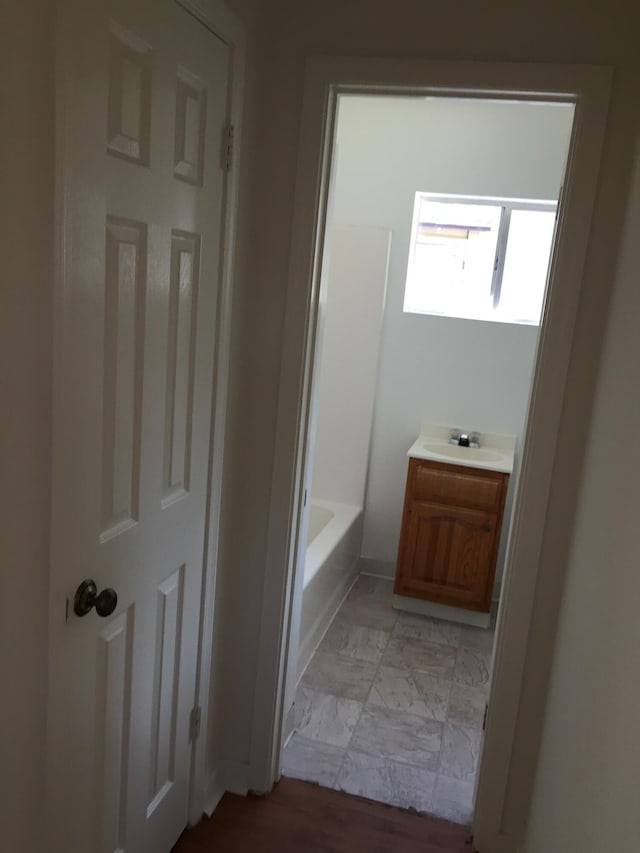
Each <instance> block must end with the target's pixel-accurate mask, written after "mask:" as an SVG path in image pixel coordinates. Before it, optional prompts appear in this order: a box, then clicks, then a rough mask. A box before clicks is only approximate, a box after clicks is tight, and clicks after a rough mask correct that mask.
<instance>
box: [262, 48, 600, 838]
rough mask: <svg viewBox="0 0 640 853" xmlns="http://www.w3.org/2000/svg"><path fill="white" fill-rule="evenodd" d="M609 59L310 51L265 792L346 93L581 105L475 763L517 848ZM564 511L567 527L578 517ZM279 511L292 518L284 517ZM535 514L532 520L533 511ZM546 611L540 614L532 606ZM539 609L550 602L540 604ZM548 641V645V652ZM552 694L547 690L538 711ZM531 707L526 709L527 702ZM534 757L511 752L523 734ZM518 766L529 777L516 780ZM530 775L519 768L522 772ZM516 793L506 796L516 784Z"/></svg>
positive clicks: (271, 583)
mask: <svg viewBox="0 0 640 853" xmlns="http://www.w3.org/2000/svg"><path fill="white" fill-rule="evenodd" d="M610 86H611V69H609V68H605V67H595V66H575V65H564V66H563V65H547V64H525V63H522V64H520V63H518V64H514V63H484V62H439V61H433V62H432V61H421V60H415V61H410V60H409V61H399V60H393V59H356V58H347V57H311V58H310V59H309V60H308V62H307V67H306V73H305V80H304V95H303V103H302V119H301V126H300V135H299V145H298V161H297V172H296V190H295V199H294V212H293V219H292V221H293V223H294V225H293V230H292V244H291V254H290V264H289V276H288V289H287V297H286V309H285V321H284V338H283V349H282V361H281V370H280V386H279V400H278V413H277V433H276V447H275V457H274V467H273V471H274V473H273V479H272V487H271V513H270V519H269V530H268V540H267V555H266V570H265V572H266V576H265V582H264V590H265V592H264V599H263V606H262V622H261V627H260V640H259V650H260V651H259V659H258V666H257V684H256V700H255V713H254V725H253V740H252V751H251V772H252V779H251V787H253V788H255V789H257V790H262V791H266V790H269V789H270V788H271V787H272V785H273V784H274V783H275V781H277V779H278V778H279V775H280V766H281V750H282V745H283V732H284V725H285V720H286V716H287V710H288V707H287V702H286V701H285V699H286V697H288V696H289V695H291V694H292V692H293V691H292V685H291V684H287V683H286V682H287V670H288V669H289V670H290V671H291V670H294V669H295V668H294V667H291V666H289V667H288V662H290V658H291V656H292V655H295V654H296V652H297V648H296V646H297V638H296V637H295V629H294V631H293V632H292V625H295V622H296V620H295V619H294V618H292V615H293V607H294V602H295V601H296V600H299V599H300V597H301V591H300V589H299V587H300V584H301V582H302V581H301V578H300V575H301V572H297V571H296V568H297V565H296V563H297V552H298V540H299V535H298V534H299V528H300V522H301V518H302V512H303V505H304V481H305V464H306V456H307V447H308V437H309V436H308V432H309V411H310V406H311V402H312V401H311V396H312V365H313V360H314V347H315V328H316V319H317V311H318V295H319V287H320V272H321V262H322V255H323V248H324V241H325V216H326V208H327V202H328V194H329V192H328V188H329V175H330V172H331V165H332V163H331V160H332V143H333V139H334V130H335V115H336V104H337V96H338V95H339V94H341V93H345V94H348V93H353V94H360V93H375V94H401V95H402V94H403V95H408V94H420V95H426V94H431V95H437V94H441V95H449V96H451V95H460V96H468V97H512V98H513V97H523V98H527V99H544V100H565V101H573V102H574V103H575V115H574V123H573V130H572V136H571V144H570V149H569V152H568V157H567V166H566V171H565V185H564V187H563V190H562V197H561V199H560V202H559V214H558V217H559V218H558V231H557V238H556V241H555V246H554V253H553V259H552V263H551V270H550V279H549V293H548V296H547V300H546V307H545V313H544V322H543V324H542V326H541V329H540V335H539V339H538V345H537V351H536V361H535V367H534V374H533V379H532V386H531V392H530V397H529V407H528V417H527V426H526V430H525V436H524V449H523V458H522V460H521V468H520V476H519V480H518V486H517V492H516V498H515V503H514V514H513V519H512V523H511V530H510V536H509V543H508V547H507V555H506V564H507V566H508V567H509V568H508V571H507V572H506V573H505V582H504V585H503V589H502V598H501V606H500V613H499V620H498V631H497V642H496V649H495V652H494V675H493V683H492V689H491V697H490V706H491V709H490V712H489V714H488V718H487V726H486V731H485V737H484V749H483V754H482V758H481V762H480V766H479V772H478V782H477V799H476V809H475V818H474V837H475V843H476V844H477V845H478V847H479V848H480V849H481V850H491V851H493V853H503V851H504V853H507V851H509V853H513V852H514V851H515V850H516V849H517V843H518V840H519V836H520V835H521V833H522V831H523V826H524V817H523V816H524V815H525V814H526V810H527V804H528V800H529V796H530V790H531V789H530V781H531V779H532V776H533V772H534V767H535V757H536V753H537V748H538V743H539V738H538V739H537V738H536V737H535V736H534V737H532V736H531V734H530V733H528V732H527V731H524V730H523V728H525V727H518V717H519V713H520V710H521V708H520V693H521V688H522V683H523V680H524V675H525V665H526V659H527V651H528V637H529V633H530V629H531V627H532V625H533V624H534V621H533V620H534V603H535V592H536V587H537V585H538V583H540V582H542V580H543V579H544V582H545V584H546V585H547V586H548V587H550V588H552V589H554V590H555V591H556V592H557V594H558V595H559V594H560V591H561V589H562V583H563V576H564V572H563V569H562V568H561V563H560V565H558V564H556V561H554V559H553V554H554V553H557V554H561V547H560V543H552V544H551V545H549V544H548V543H546V542H545V543H544V544H545V555H544V556H545V560H544V562H543V561H542V559H541V555H542V547H543V540H544V532H545V519H546V511H547V504H548V500H549V495H550V490H551V486H552V477H553V474H554V458H555V450H556V443H557V439H558V434H559V427H560V418H561V413H562V407H563V400H564V393H565V385H566V379H567V373H568V368H569V361H570V355H571V345H572V338H573V330H574V326H575V322H576V316H577V311H578V305H579V298H580V290H581V285H582V274H583V268H584V263H585V258H586V252H587V247H588V242H589V232H590V225H591V217H592V211H593V206H594V201H595V194H596V189H597V176H598V170H599V166H600V158H601V151H602V145H603V139H604V132H605V125H606V117H607V108H608V101H609V91H610ZM569 512H570V508H568V509H567V526H568V525H569V522H570V516H569ZM283 519H284V521H283ZM525 519H526V523H525V521H524V520H525ZM536 616H537V618H538V619H539V618H540V616H539V614H536ZM542 618H544V614H543V615H542ZM551 655H552V653H551V652H550V651H548V652H547V654H546V660H545V663H547V664H548V663H550V661H551ZM544 702H545V696H544V695H543V694H541V695H539V697H538V705H539V707H538V712H539V713H540V714H542V712H543V710H544ZM529 710H531V709H529ZM525 745H526V748H525V750H524V754H525V758H526V761H525V766H524V768H523V766H516V763H515V762H514V761H513V760H512V756H513V754H514V753H515V752H516V751H517V750H516V748H517V749H518V750H519V749H520V748H522V747H523V746H525ZM514 772H515V773H516V774H517V773H520V777H522V775H523V774H524V775H525V776H526V779H527V780H529V784H526V783H525V784H520V785H515V786H514V785H513V784H512V783H513V774H514ZM520 781H521V782H522V778H520ZM508 784H509V786H510V789H511V790H510V796H509V799H508V800H507V796H506V795H507V785H508Z"/></svg>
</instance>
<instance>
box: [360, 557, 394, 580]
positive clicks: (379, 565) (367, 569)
mask: <svg viewBox="0 0 640 853" xmlns="http://www.w3.org/2000/svg"><path fill="white" fill-rule="evenodd" d="M358 570H359V572H360V574H361V575H372V576H373V577H376V578H389V579H390V580H394V579H395V576H396V562H395V560H376V559H374V558H373V557H360V559H359V560H358Z"/></svg>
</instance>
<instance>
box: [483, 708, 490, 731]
mask: <svg viewBox="0 0 640 853" xmlns="http://www.w3.org/2000/svg"><path fill="white" fill-rule="evenodd" d="M488 713H489V703H488V702H485V703H484V717H483V718H482V731H484V730H485V729H486V727H487V714H488Z"/></svg>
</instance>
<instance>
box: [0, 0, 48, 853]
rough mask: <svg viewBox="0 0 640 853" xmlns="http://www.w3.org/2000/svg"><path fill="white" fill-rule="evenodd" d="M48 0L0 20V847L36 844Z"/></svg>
mask: <svg viewBox="0 0 640 853" xmlns="http://www.w3.org/2000/svg"><path fill="white" fill-rule="evenodd" d="M52 6H53V4H51V3H45V2H37V0H10V2H6V3H3V8H2V27H0V33H1V35H0V39H1V44H0V63H1V66H0V86H1V90H0V91H1V95H0V104H1V106H2V133H1V134H0V164H1V165H0V170H1V173H2V176H1V178H0V199H1V201H0V210H1V213H0V242H1V245H2V251H1V253H0V256H1V257H2V268H1V272H0V276H1V279H0V281H1V283H0V287H1V294H2V306H1V310H0V346H1V348H2V349H1V357H0V359H1V360H0V363H1V365H2V367H1V372H2V404H1V405H0V471H1V472H2V473H1V476H2V503H1V506H0V518H2V532H1V534H0V567H1V568H0V572H1V583H0V690H1V694H2V695H1V698H0V778H1V781H0V826H1V827H2V830H1V832H2V842H1V844H0V846H2V848H3V849H4V850H12V851H16V853H32V851H33V853H36V851H40V850H44V849H45V847H44V845H43V844H42V843H41V842H40V841H39V830H40V827H41V823H42V820H41V818H42V814H43V805H44V804H43V797H44V740H45V710H46V655H47V646H46V643H47V607H48V584H47V575H48V523H49V518H48V502H49V468H50V456H49V432H50V426H51V407H50V366H51V306H52V274H53V270H52V229H53V216H52V213H53V197H52V193H53V44H52V40H51V33H52V29H53V21H52V18H53V14H52V12H53V9H52Z"/></svg>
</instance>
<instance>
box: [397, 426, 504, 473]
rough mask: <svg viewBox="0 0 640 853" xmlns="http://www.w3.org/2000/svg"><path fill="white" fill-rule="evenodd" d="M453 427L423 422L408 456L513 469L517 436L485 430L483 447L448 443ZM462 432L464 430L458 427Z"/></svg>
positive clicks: (491, 469)
mask: <svg viewBox="0 0 640 853" xmlns="http://www.w3.org/2000/svg"><path fill="white" fill-rule="evenodd" d="M453 429H454V427H450V426H442V425H440V424H423V427H422V432H421V433H420V435H419V436H418V437H417V439H416V440H415V441H414V443H413V444H412V445H411V447H410V448H409V450H408V452H407V456H410V457H411V456H412V457H414V458H415V459H433V460H434V462H442V463H444V464H447V463H448V464H449V465H466V466H467V467H468V468H484V469H486V470H488V471H501V472H502V473H504V474H510V473H511V472H512V471H513V462H514V453H515V445H516V440H515V437H514V436H510V435H498V434H497V433H489V432H483V433H482V434H481V436H480V444H481V446H480V447H460V445H459V444H449V437H450V435H451V433H452V430H453ZM456 431H457V432H460V431H461V430H456Z"/></svg>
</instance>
